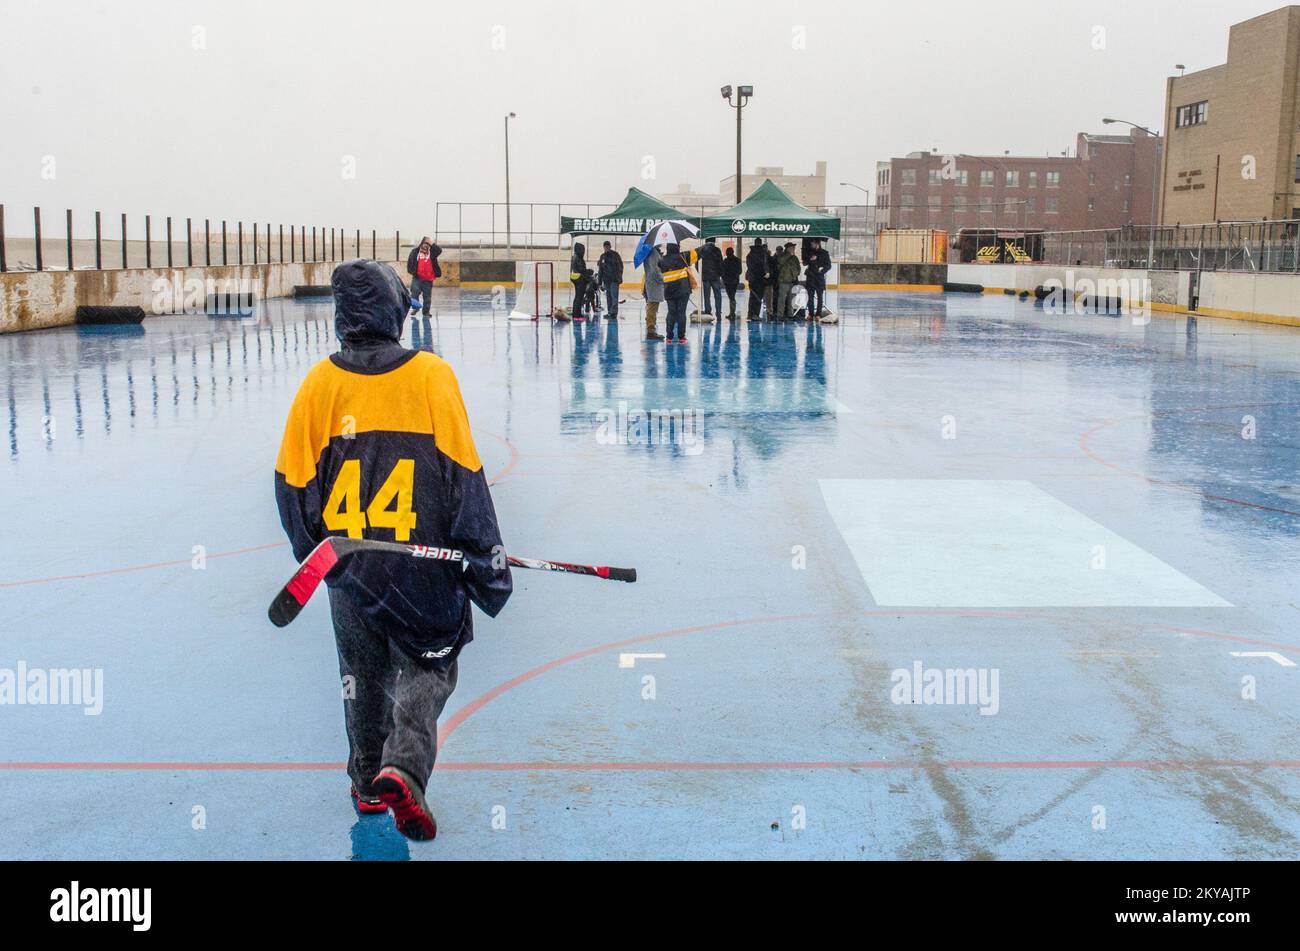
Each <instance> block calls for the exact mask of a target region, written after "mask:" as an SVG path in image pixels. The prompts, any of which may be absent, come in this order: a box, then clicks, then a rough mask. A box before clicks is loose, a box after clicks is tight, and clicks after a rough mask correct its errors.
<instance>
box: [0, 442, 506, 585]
mask: <svg viewBox="0 0 1300 951" xmlns="http://www.w3.org/2000/svg"><path fill="white" fill-rule="evenodd" d="M483 435H484V436H491V437H492V438H493V439H496V440H499V441H500V442H501V443H503V444H504V445H505V446H506V447H507V448H509V450H510V461H509V462H508V463H506V466H505V468H504V469H502V470H501V471H500V472H498V473H497V474H496V475H494V476H493V477H492V478H491V479H489V480H488V485H489V486H493V485H496V484H497V483H498V482H500V481H501V480H502V479H504V478H505V477H506V476H507V475H509V474H510V471H511V470H512V469H514V467H515V466H516V465H518V463H519V458H520V455H519V450H518V449H516V448H515V445H514V443H512V442H511V441H510V440H508V439H506V438H505V437H504V436H498V435H497V434H496V433H487V432H485V433H483ZM288 546H289V543H288V542H287V541H285V542H271V543H270V544H268V545H255V546H253V547H252V548H237V549H235V550H234V551H219V552H217V553H216V554H212V555H208V556H207V558H208V560H209V561H211V560H212V559H214V558H234V557H235V556H236V555H251V554H255V553H256V552H260V551H272V550H273V549H276V548H287V547H288ZM193 560H194V559H193V558H177V559H176V560H175V561H156V562H153V563H152V564H148V565H128V566H126V567H124V568H105V569H103V570H102V571H85V572H81V573H80V574H71V575H57V576H55V577H52V578H27V579H24V580H22V581H0V588H23V587H26V586H28V585H37V584H56V583H58V582H60V581H84V580H86V579H88V578H107V577H109V576H111V575H125V574H131V573H133V572H136V571H154V570H157V569H159V568H179V567H180V566H181V565H188V564H190V563H191V562H192V561H193Z"/></svg>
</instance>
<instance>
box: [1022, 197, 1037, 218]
mask: <svg viewBox="0 0 1300 951" xmlns="http://www.w3.org/2000/svg"><path fill="white" fill-rule="evenodd" d="M1025 207H1026V208H1028V209H1029V213H1030V214H1031V215H1032V214H1036V213H1037V212H1038V199H1037V198H1030V199H1028V204H1027V205H1025Z"/></svg>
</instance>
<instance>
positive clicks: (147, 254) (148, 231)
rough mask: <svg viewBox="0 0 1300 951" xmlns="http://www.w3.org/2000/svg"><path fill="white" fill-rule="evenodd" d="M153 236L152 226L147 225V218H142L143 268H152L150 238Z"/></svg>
mask: <svg viewBox="0 0 1300 951" xmlns="http://www.w3.org/2000/svg"><path fill="white" fill-rule="evenodd" d="M152 235H153V230H152V226H151V225H150V223H149V216H148V215H145V216H144V266H145V267H153V242H152V241H151V240H150V238H151V237H152Z"/></svg>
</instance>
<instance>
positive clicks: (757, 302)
mask: <svg viewBox="0 0 1300 951" xmlns="http://www.w3.org/2000/svg"><path fill="white" fill-rule="evenodd" d="M745 283H746V284H748V285H749V317H750V319H751V320H757V319H758V318H759V317H761V316H762V311H763V294H764V292H765V291H766V289H767V248H766V247H764V245H763V239H762V238H755V239H754V246H753V247H751V248H750V249H749V253H748V254H746V255H745Z"/></svg>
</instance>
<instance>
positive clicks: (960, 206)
mask: <svg viewBox="0 0 1300 951" xmlns="http://www.w3.org/2000/svg"><path fill="white" fill-rule="evenodd" d="M952 210H953V211H954V212H955V213H957V214H959V215H960V214H962V213H963V212H965V211H966V196H965V195H957V196H956V197H955V198H953V200H952Z"/></svg>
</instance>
